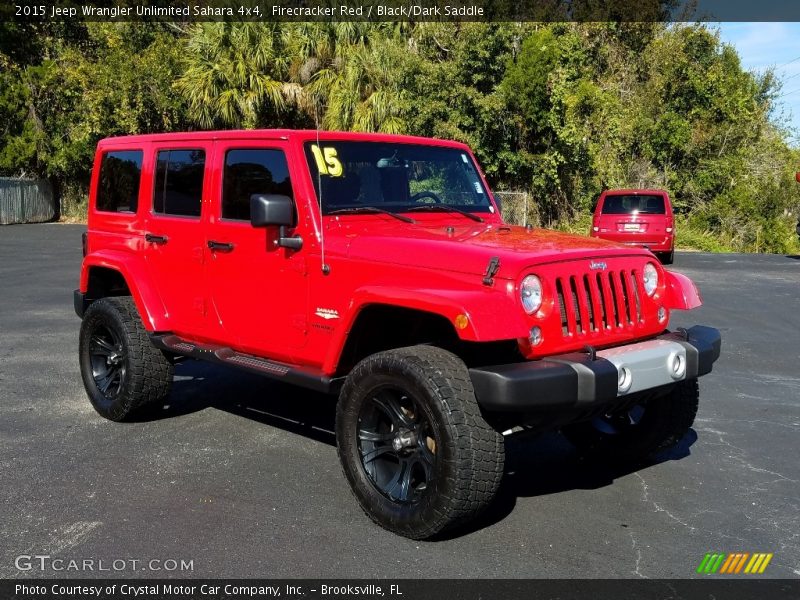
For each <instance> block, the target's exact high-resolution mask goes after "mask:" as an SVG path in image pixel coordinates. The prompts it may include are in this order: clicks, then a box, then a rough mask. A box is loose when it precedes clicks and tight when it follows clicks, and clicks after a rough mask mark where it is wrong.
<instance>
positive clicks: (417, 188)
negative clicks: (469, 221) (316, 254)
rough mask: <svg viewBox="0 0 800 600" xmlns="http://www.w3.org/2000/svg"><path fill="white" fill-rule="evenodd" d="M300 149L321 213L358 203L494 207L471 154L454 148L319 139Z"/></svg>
mask: <svg viewBox="0 0 800 600" xmlns="http://www.w3.org/2000/svg"><path fill="white" fill-rule="evenodd" d="M305 152H306V159H307V161H308V167H309V169H310V170H311V177H312V179H313V181H314V187H315V189H316V192H317V197H318V198H320V199H321V203H322V212H323V214H330V213H331V212H333V211H341V210H342V209H349V208H351V209H359V208H362V207H373V208H380V209H383V210H389V211H392V212H403V211H409V210H413V209H415V208H418V207H430V209H431V210H435V209H436V206H437V205H439V206H442V210H448V207H449V208H455V209H460V210H463V211H469V212H484V213H485V212H490V211H493V208H492V205H491V202H490V201H489V196H488V193H487V190H486V188H485V187H484V185H483V182H482V181H481V178H480V176H479V175H478V171H477V169H476V168H475V165H474V164H473V162H472V158H471V157H470V155H469V154H468V153H467V152H465V151H463V150H459V149H457V148H440V147H436V146H422V145H417V144H399V143H385V142H339V141H321V142H320V143H319V144H317V143H316V142H309V143H307V144H306V145H305ZM353 212H356V211H353Z"/></svg>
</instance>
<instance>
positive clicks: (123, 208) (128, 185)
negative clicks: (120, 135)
mask: <svg viewBox="0 0 800 600" xmlns="http://www.w3.org/2000/svg"><path fill="white" fill-rule="evenodd" d="M143 156H144V153H143V152H142V151H141V150H115V151H113V152H106V153H105V154H104V155H103V160H102V162H101V163H100V178H99V182H98V185H97V200H96V203H95V205H96V208H97V210H102V211H105V212H132V213H135V212H136V207H137V206H138V204H139V180H140V179H141V175H142V157H143Z"/></svg>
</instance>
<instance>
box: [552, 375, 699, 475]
mask: <svg viewBox="0 0 800 600" xmlns="http://www.w3.org/2000/svg"><path fill="white" fill-rule="evenodd" d="M699 398H700V389H699V386H698V384H697V379H691V380H689V381H681V382H680V383H677V384H675V386H674V388H673V389H672V390H671V391H670V392H669V393H667V394H666V395H663V396H660V397H656V398H652V399H650V400H648V401H647V402H645V403H643V404H641V405H639V404H637V405H634V406H633V407H628V408H626V409H625V410H624V411H618V412H616V413H612V414H610V415H604V416H603V417H596V418H595V419H593V420H592V421H586V422H582V423H575V424H573V425H568V426H566V427H563V428H562V429H561V432H562V433H563V434H564V437H566V438H567V439H568V440H569V441H570V442H572V444H573V445H574V446H575V447H577V448H578V450H579V451H580V452H581V454H584V455H586V456H588V457H591V458H596V459H598V460H612V461H618V462H633V463H636V462H640V461H644V460H648V459H650V458H653V457H654V456H655V455H657V454H659V453H660V452H663V451H665V450H668V449H669V448H672V447H673V446H675V445H676V444H677V443H678V442H680V440H681V439H682V438H683V436H684V435H686V433H687V432H688V431H689V428H690V427H691V426H692V423H694V418H695V416H696V415H697V408H698V403H699Z"/></svg>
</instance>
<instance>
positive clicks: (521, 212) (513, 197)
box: [494, 190, 539, 226]
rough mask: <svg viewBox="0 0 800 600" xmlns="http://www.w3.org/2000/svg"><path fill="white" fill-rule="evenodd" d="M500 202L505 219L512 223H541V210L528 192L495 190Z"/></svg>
mask: <svg viewBox="0 0 800 600" xmlns="http://www.w3.org/2000/svg"><path fill="white" fill-rule="evenodd" d="M494 196H495V199H496V200H497V201H498V202H499V203H500V213H501V214H502V215H503V220H504V221H505V222H506V223H509V224H511V225H534V226H538V225H539V212H538V210H537V207H536V205H535V204H534V203H533V202H532V201H531V195H530V194H529V193H528V192H523V191H513V190H506V191H502V192H494Z"/></svg>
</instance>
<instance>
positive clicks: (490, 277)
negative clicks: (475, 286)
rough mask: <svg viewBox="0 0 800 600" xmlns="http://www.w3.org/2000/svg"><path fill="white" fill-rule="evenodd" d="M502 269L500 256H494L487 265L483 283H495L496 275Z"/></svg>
mask: <svg viewBox="0 0 800 600" xmlns="http://www.w3.org/2000/svg"><path fill="white" fill-rule="evenodd" d="M499 270H500V257H499V256H493V257H492V258H491V260H490V261H489V265H488V266H487V267H486V274H485V275H484V276H483V285H492V284H494V276H495V275H497V271H499Z"/></svg>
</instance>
